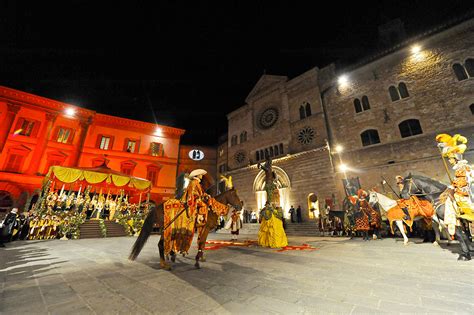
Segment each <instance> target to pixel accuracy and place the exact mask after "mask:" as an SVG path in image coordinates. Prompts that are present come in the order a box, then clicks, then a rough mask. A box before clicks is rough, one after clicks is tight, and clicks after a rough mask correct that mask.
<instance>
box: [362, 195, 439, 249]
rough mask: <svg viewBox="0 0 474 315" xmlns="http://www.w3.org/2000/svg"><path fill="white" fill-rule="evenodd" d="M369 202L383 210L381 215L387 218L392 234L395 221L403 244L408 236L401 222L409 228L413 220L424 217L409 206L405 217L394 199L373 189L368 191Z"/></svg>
mask: <svg viewBox="0 0 474 315" xmlns="http://www.w3.org/2000/svg"><path fill="white" fill-rule="evenodd" d="M369 204H370V205H371V206H372V205H376V204H378V205H379V206H380V209H381V210H382V211H383V212H384V213H382V216H385V217H386V218H387V220H388V222H389V225H390V230H391V232H392V234H394V231H393V223H394V222H395V224H396V225H397V227H398V229H399V230H400V233H402V236H403V245H408V237H407V235H406V231H405V227H404V226H403V223H405V224H406V225H408V226H409V227H410V230H411V228H412V225H413V222H414V221H418V220H420V219H425V218H426V216H424V215H423V214H422V213H420V211H418V207H409V210H408V211H409V213H410V219H405V216H406V214H405V213H404V212H403V210H402V208H401V207H400V205H399V204H398V202H397V201H396V200H393V199H392V198H389V197H387V196H385V195H383V194H381V193H378V192H376V191H373V190H371V191H369ZM430 218H431V217H430ZM435 233H439V231H435Z"/></svg>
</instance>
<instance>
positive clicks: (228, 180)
mask: <svg viewBox="0 0 474 315" xmlns="http://www.w3.org/2000/svg"><path fill="white" fill-rule="evenodd" d="M221 181H223V182H224V183H225V188H226V189H232V188H233V187H234V184H233V183H232V176H231V175H229V177H225V176H224V175H221Z"/></svg>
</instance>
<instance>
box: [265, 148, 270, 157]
mask: <svg viewBox="0 0 474 315" xmlns="http://www.w3.org/2000/svg"><path fill="white" fill-rule="evenodd" d="M267 156H268V157H269V156H270V153H269V152H268V148H267V149H265V159H266V158H267Z"/></svg>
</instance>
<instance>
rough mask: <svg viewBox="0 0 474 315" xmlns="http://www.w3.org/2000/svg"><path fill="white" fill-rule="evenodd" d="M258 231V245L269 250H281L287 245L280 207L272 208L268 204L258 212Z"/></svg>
mask: <svg viewBox="0 0 474 315" xmlns="http://www.w3.org/2000/svg"><path fill="white" fill-rule="evenodd" d="M260 218H261V220H262V221H261V223H260V230H259V231H258V245H260V246H263V247H270V248H281V247H285V246H287V245H288V239H287V237H286V233H285V230H284V229H283V221H282V219H283V211H282V209H281V208H280V207H278V208H277V207H273V206H272V205H271V204H270V203H269V202H267V203H266V204H265V208H263V209H262V211H260Z"/></svg>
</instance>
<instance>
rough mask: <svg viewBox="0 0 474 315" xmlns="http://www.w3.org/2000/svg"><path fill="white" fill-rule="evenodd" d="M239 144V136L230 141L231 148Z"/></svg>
mask: <svg viewBox="0 0 474 315" xmlns="http://www.w3.org/2000/svg"><path fill="white" fill-rule="evenodd" d="M236 144H237V136H236V135H233V136H232V138H231V140H230V145H231V146H234V145H236Z"/></svg>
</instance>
